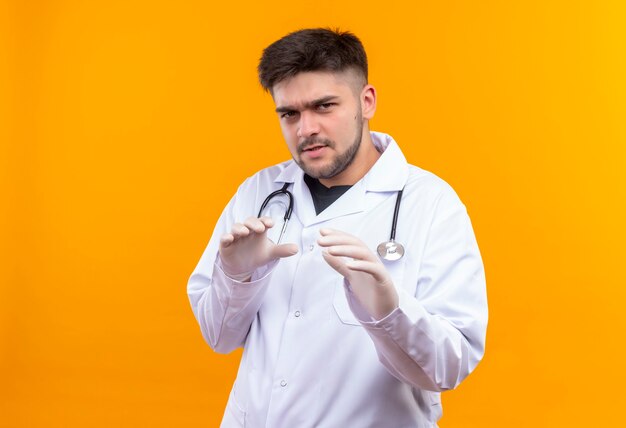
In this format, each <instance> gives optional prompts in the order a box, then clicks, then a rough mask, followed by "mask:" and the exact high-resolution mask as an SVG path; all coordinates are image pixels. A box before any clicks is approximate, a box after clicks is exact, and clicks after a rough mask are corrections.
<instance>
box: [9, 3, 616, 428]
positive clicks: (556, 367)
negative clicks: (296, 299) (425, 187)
mask: <svg viewBox="0 0 626 428" xmlns="http://www.w3.org/2000/svg"><path fill="white" fill-rule="evenodd" d="M625 23H626V5H625V3H624V2H622V1H591V0H590V1H586V2H585V1H564V0H560V1H545V0H543V1H539V0H528V1H524V2H506V1H478V2H476V1H440V2H426V1H419V2H408V1H407V2H400V1H394V0H386V1H378V2H356V1H343V2H337V1H330V0H317V1H301V2H295V3H294V2H250V3H242V2H223V3H219V4H214V3H212V2H207V1H199V0H198V1H187V0H180V1H176V2H164V1H145V0H143V1H134V2H129V1H118V0H116V1H90V2H79V1H73V2H72V1H38V2H25V1H19V0H14V1H8V2H7V1H3V2H1V3H0V141H1V145H0V185H1V197H2V199H1V202H0V203H1V204H2V209H1V210H0V226H1V229H0V230H1V233H2V235H1V236H0V251H1V252H0V257H1V259H0V260H1V261H0V269H1V270H0V274H1V276H0V280H1V287H0V427H11V428H14V427H87V426H88V427H97V426H103V427H105V426H116V427H173V426H177V427H191V426H194V427H197V426H206V427H213V426H217V425H218V423H219V420H220V418H221V415H222V411H223V408H224V405H225V403H226V399H227V396H228V390H229V388H230V386H231V384H232V381H233V379H234V375H235V370H236V367H237V364H238V359H239V355H240V353H239V352H236V353H234V354H233V355H229V356H223V355H217V354H214V353H213V352H212V351H211V350H210V349H209V347H208V346H207V345H205V344H204V342H203V340H202V338H201V335H200V331H199V328H198V326H197V324H196V322H195V320H194V318H193V315H192V312H191V309H190V307H189V303H188V301H187V297H186V289H185V287H186V282H187V278H188V276H189V275H190V273H191V271H192V270H193V268H194V266H195V264H196V262H197V260H198V259H199V257H200V254H201V253H202V251H203V249H204V246H205V245H206V243H207V240H208V238H209V236H210V233H211V230H212V227H213V225H214V222H215V221H216V219H217V217H218V215H219V213H220V211H221V209H222V207H223V206H224V205H225V203H226V202H227V201H228V199H229V198H230V196H231V195H232V193H233V192H234V191H235V190H236V187H237V185H238V184H239V183H240V182H241V181H242V180H243V179H244V178H245V177H247V176H249V175H251V174H253V173H254V172H255V171H256V170H258V169H260V168H262V167H264V166H268V165H271V164H274V163H277V162H279V161H282V160H285V159H287V158H288V157H289V153H288V151H287V149H286V147H285V144H284V142H283V140H282V137H281V135H280V130H279V127H278V123H277V120H276V118H275V115H274V113H273V104H272V101H271V98H270V97H269V96H268V95H266V94H264V93H263V92H262V90H261V89H260V87H259V85H258V84H257V81H256V72H255V67H256V65H257V60H258V57H259V56H260V53H261V50H262V49H263V47H265V46H266V45H268V44H269V43H271V42H272V41H274V40H275V39H277V38H278V37H280V36H282V35H284V34H285V33H286V32H288V31H291V30H295V29H298V28H302V27H311V26H339V27H341V28H342V29H350V30H352V31H354V32H355V33H356V34H357V35H359V36H360V37H361V39H362V41H363V43H364V44H365V47H366V49H367V51H368V54H369V58H370V64H371V75H370V81H371V83H373V84H374V85H375V86H376V87H377V89H378V92H379V104H378V112H377V115H376V117H375V119H374V121H373V123H372V128H373V129H375V130H380V131H384V132H388V133H390V134H391V135H393V136H394V137H395V139H396V140H397V141H398V142H399V144H400V145H401V147H402V149H403V150H404V152H405V154H406V156H407V158H408V159H409V160H410V161H411V162H412V163H414V164H417V165H419V166H421V167H423V168H425V169H428V170H431V171H433V172H435V173H436V174H438V175H439V176H441V177H442V178H444V179H445V180H447V181H448V182H449V183H450V184H452V186H453V187H454V188H455V189H456V190H457V191H458V193H459V194H460V196H461V198H462V199H463V200H464V201H465V203H466V205H467V207H468V210H469V212H470V215H471V217H472V220H473V224H474V228H475V232H476V235H477V238H478V241H479V244H480V247H481V250H482V253H483V257H484V261H485V266H486V271H487V278H488V289H489V299H490V300H489V303H490V325H489V332H488V341H487V354H486V357H485V359H484V361H483V362H482V363H481V365H480V366H479V367H478V369H477V370H476V372H475V373H474V374H473V375H472V376H470V378H468V380H467V381H466V382H465V383H464V384H462V385H461V386H460V387H459V388H458V389H457V390H456V391H453V392H448V393H445V394H444V417H443V419H442V420H441V427H442V428H452V427H481V428H482V427H556V426H567V427H583V426H584V427H587V426H607V427H614V426H615V427H617V426H626V419H625V417H624V408H625V406H626V399H625V398H626V394H625V392H624V382H625V381H626V371H625V370H624V361H625V360H626V358H625V357H624V349H625V346H624V339H625V337H626V334H625V331H626V320H625V317H624V315H623V313H624V304H625V303H626V298H625V297H626V274H625V272H626V270H625V268H624V267H625V265H626V257H625V255H626V251H625V250H624V245H625V242H626V227H625V226H624V219H626V202H625V200H626V192H625V190H624V189H625V186H626V175H625V172H624V171H625V168H626V120H625V119H626V24H625Z"/></svg>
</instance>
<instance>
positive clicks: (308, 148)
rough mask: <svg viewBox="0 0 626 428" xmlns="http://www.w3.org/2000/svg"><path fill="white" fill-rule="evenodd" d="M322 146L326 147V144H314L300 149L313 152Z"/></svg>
mask: <svg viewBox="0 0 626 428" xmlns="http://www.w3.org/2000/svg"><path fill="white" fill-rule="evenodd" d="M322 147H326V146H325V145H322V144H317V145H315V146H311V147H307V148H306V149H304V150H302V151H303V152H315V151H318V150H319V149H321V148H322Z"/></svg>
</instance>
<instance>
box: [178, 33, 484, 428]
mask: <svg viewBox="0 0 626 428" xmlns="http://www.w3.org/2000/svg"><path fill="white" fill-rule="evenodd" d="M259 78H260V81H261V84H262V85H263V87H264V88H265V89H266V90H268V91H269V92H270V93H271V95H272V97H273V99H274V102H275V104H276V112H277V115H278V119H279V121H280V126H281V129H282V133H283V136H284V138H285V140H286V142H287V145H288V147H289V150H290V152H291V155H292V157H293V160H290V161H287V162H284V163H281V164H279V165H276V166H273V167H271V168H267V169H264V170H262V171H260V172H258V173H257V174H255V175H254V176H252V177H250V178H249V179H247V180H246V181H245V182H244V183H243V184H242V185H241V186H240V188H239V189H238V191H237V193H236V194H235V196H234V197H233V199H232V200H231V201H230V203H229V204H228V205H227V206H226V208H225V209H224V212H223V213H222V216H221V217H220V219H219V221H218V223H217V225H216V227H215V231H214V233H213V236H212V238H211V240H210V242H209V245H208V247H207V249H206V250H205V252H204V254H203V255H202V258H201V260H200V262H199V264H198V266H197V267H196V269H195V271H194V272H193V274H192V276H191V278H190V280H189V285H188V292H189V298H190V300H191V305H192V308H193V311H194V314H195V316H196V318H197V320H198V322H199V323H200V328H201V330H202V334H203V335H204V338H205V339H206V341H207V342H208V343H209V345H210V346H211V347H212V348H213V349H214V350H215V351H217V352H223V353H228V352H231V351H232V350H234V349H236V348H238V347H240V346H243V348H244V353H243V357H242V360H241V364H240V368H239V372H238V375H237V379H236V381H235V384H234V385H233V388H232V391H231V395H230V398H229V400H228V405H227V408H226V412H225V414H224V418H223V420H222V427H227V428H230V427H243V426H247V427H289V428H292V427H320V428H321V427H328V428H336V427H356V428H365V427H393V428H404V427H406V428H409V427H436V426H437V425H436V423H437V420H438V419H439V418H440V417H441V401H440V391H444V390H447V389H452V388H454V387H456V386H457V385H458V384H459V383H460V382H461V381H462V380H463V379H464V378H465V377H466V376H467V375H468V374H469V373H470V372H471V371H472V370H473V369H474V367H476V365H477V364H478V362H479V361H480V359H481V358H482V355H483V352H484V343H485V330H486V325H487V302H486V292H485V279H484V271H483V265H482V262H481V258H480V254H479V251H478V247H477V244H476V240H475V238H474V234H473V231H472V227H471V224H470V220H469V218H468V216H467V213H466V210H465V207H464V206H463V204H462V203H461V202H460V201H459V199H458V197H457V196H456V194H455V193H454V191H453V190H452V189H451V188H450V187H449V186H448V185H447V184H446V183H445V182H443V181H442V180H441V179H439V178H437V177H436V176H434V175H433V174H431V173H428V172H426V171H424V170H422V169H420V168H417V167H415V166H412V165H409V164H407V162H406V160H405V158H404V156H403V155H402V152H401V151H400V148H399V147H398V145H397V144H396V143H395V141H394V140H393V139H392V138H391V137H390V136H389V135H386V134H382V133H376V132H370V130H369V123H368V121H369V120H370V119H371V118H372V117H373V115H374V112H375V110H376V90H375V89H374V87H373V86H372V85H369V84H368V83H367V59H366V55H365V51H364V49H363V46H362V45H361V43H360V41H359V40H358V39H357V38H356V37H355V36H354V35H352V34H350V33H340V32H334V31H330V30H323V29H314V30H301V31H297V32H295V33H292V34H289V35H287V36H285V37H283V38H282V39H280V40H278V41H276V42H275V43H273V44H272V45H270V46H269V47H268V48H267V49H265V51H264V52H263V56H262V58H261V62H260V64H259ZM283 188H285V190H287V191H289V192H291V193H292V195H293V216H292V217H291V219H290V220H289V222H288V223H287V225H286V227H285V228H284V236H282V235H283V233H282V232H281V231H282V230H283V224H282V223H283V216H284V214H285V210H286V209H288V207H289V204H288V203H286V202H285V199H286V198H285V197H282V198H281V197H274V198H272V199H271V200H270V201H269V202H268V203H267V207H266V208H265V209H264V210H263V213H264V214H266V215H265V216H262V217H260V218H259V217H257V213H258V211H259V209H260V207H261V206H262V205H264V201H265V200H266V197H267V196H268V195H270V194H271V193H272V192H274V191H276V190H280V189H283ZM400 198H401V199H400ZM399 200H400V201H401V205H400V206H398V204H397V202H398V201H399ZM287 201H288V200H287ZM394 212H395V214H394ZM392 223H394V228H395V236H396V238H397V239H396V241H397V242H398V243H401V244H402V245H403V246H404V247H403V249H402V248H398V247H397V245H396V244H395V243H393V242H392V243H390V244H387V245H385V244H384V243H385V242H387V241H389V240H390V229H391V228H392ZM275 225H276V227H274V226H275ZM381 243H382V245H381ZM379 247H380V252H379ZM386 248H387V249H388V250H389V251H388V254H387V255H386V253H385V249H386ZM387 258H388V259H390V260H387Z"/></svg>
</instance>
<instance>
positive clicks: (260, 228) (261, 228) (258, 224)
mask: <svg viewBox="0 0 626 428" xmlns="http://www.w3.org/2000/svg"><path fill="white" fill-rule="evenodd" d="M243 224H244V226H246V227H247V228H248V229H250V231H251V232H254V233H263V232H265V229H266V227H265V223H263V222H262V221H261V219H259V218H258V217H248V218H247V219H246V221H244V222H243Z"/></svg>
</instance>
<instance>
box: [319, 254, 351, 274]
mask: <svg viewBox="0 0 626 428" xmlns="http://www.w3.org/2000/svg"><path fill="white" fill-rule="evenodd" d="M322 257H324V260H325V261H326V263H328V265H329V266H330V267H331V268H333V269H335V270H336V271H337V272H338V273H339V274H340V275H341V276H343V277H346V276H347V275H349V274H350V269H348V268H347V267H346V262H345V261H344V260H343V259H342V258H341V257H335V256H332V255H330V254H328V253H327V252H326V251H322Z"/></svg>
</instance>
